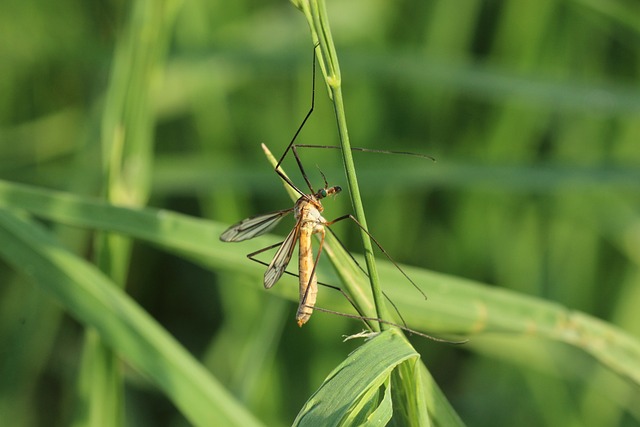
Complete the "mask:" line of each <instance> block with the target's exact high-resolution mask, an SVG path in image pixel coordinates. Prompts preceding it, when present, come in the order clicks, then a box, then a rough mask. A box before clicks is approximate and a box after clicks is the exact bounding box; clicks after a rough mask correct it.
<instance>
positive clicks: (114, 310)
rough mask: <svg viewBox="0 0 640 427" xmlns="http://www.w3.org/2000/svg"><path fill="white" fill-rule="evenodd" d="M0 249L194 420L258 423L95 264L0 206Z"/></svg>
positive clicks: (206, 423) (202, 422) (199, 422)
mask: <svg viewBox="0 0 640 427" xmlns="http://www.w3.org/2000/svg"><path fill="white" fill-rule="evenodd" d="M0 240H1V241H2V242H3V244H2V245H0V254H1V255H2V257H3V258H4V259H5V260H6V261H7V262H8V263H9V264H11V265H12V266H13V267H14V268H15V269H16V270H18V271H20V272H22V273H24V274H26V275H28V276H29V277H31V278H32V279H33V280H34V281H35V282H36V283H37V284H38V285H40V286H42V287H43V288H44V289H46V290H47V291H48V292H50V293H51V294H53V295H54V296H55V297H56V298H57V299H58V301H59V302H60V303H61V304H62V305H64V306H65V307H66V309H67V310H68V311H69V312H71V313H72V314H73V315H74V316H75V317H76V318H77V319H78V320H79V321H81V322H82V323H84V324H85V325H87V326H91V327H93V328H95V329H96V330H97V331H98V333H99V334H100V337H101V339H103V340H104V341H105V342H106V343H108V344H109V345H110V346H111V348H113V350H115V351H116V352H117V353H118V354H119V355H120V356H121V357H123V358H124V359H125V360H126V361H128V362H129V363H130V364H131V365H132V366H133V367H135V368H136V369H138V370H139V371H140V372H142V373H144V374H145V375H146V376H147V377H149V378H151V379H152V380H153V381H154V382H155V383H156V384H157V386H158V387H159V388H161V389H162V390H163V392H164V393H165V394H166V395H167V396H168V397H169V398H170V399H171V400H172V401H173V402H174V403H175V405H176V406H177V407H178V408H179V409H180V410H181V411H182V413H183V414H184V415H185V417H187V418H188V419H189V420H190V421H191V422H192V423H193V424H194V425H198V426H211V425H228V426H233V425H237V426H253V425H255V426H257V425H260V424H259V423H258V421H257V420H255V419H254V418H253V416H252V415H251V414H249V413H248V412H247V411H245V410H244V409H243V408H242V406H240V405H239V404H238V403H237V402H236V401H235V400H234V398H233V397H231V396H230V395H229V394H228V393H227V392H226V391H225V390H224V388H223V387H222V386H220V385H219V384H218V383H217V382H216V381H215V380H214V378H213V377H211V375H210V374H209V373H208V372H207V371H206V370H204V368H203V367H202V366H201V365H200V364H199V363H198V362H197V361H196V360H195V359H193V357H192V356H191V355H190V354H189V353H188V352H187V351H186V350H185V349H184V348H183V347H182V346H181V345H180V344H179V343H177V342H176V341H175V340H174V339H173V338H172V337H171V336H170V335H169V334H167V333H166V331H165V330H164V329H162V328H161V327H160V326H159V325H158V324H157V323H156V322H155V321H154V320H153V319H152V318H151V317H150V316H149V315H148V314H147V313H146V312H145V311H143V310H142V309H141V308H140V307H139V306H138V305H137V304H136V303H135V302H133V301H132V300H131V299H130V298H129V297H128V296H127V295H126V294H125V293H124V292H122V291H121V290H120V289H119V288H118V287H117V286H115V284H114V283H112V282H111V281H110V280H109V279H108V278H107V277H105V276H104V274H102V273H101V272H100V271H99V270H97V269H96V268H95V267H94V266H92V265H90V264H88V263H87V262H85V261H83V260H81V259H80V258H78V257H76V256H75V255H73V254H71V253H70V252H68V251H67V250H65V248H63V247H62V246H61V245H60V244H58V243H57V242H56V241H55V240H54V239H53V238H52V237H51V236H50V235H49V234H47V233H46V232H45V231H44V230H43V229H42V228H41V227H40V226H38V225H36V224H34V223H32V222H29V221H26V220H24V219H23V218H20V217H18V216H16V215H15V214H12V213H10V212H9V211H7V210H2V211H0Z"/></svg>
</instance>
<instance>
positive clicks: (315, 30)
mask: <svg viewBox="0 0 640 427" xmlns="http://www.w3.org/2000/svg"><path fill="white" fill-rule="evenodd" d="M293 3H294V4H295V5H296V7H298V8H299V9H300V10H301V11H302V12H303V13H304V14H305V16H306V18H307V21H308V23H309V27H310V29H311V33H312V35H313V40H314V43H316V45H317V46H318V47H317V48H316V49H320V54H319V55H318V58H319V62H320V67H321V69H322V73H323V75H324V77H325V82H326V84H327V88H328V90H329V96H330V98H331V99H332V100H333V106H334V111H335V114H336V120H337V123H338V133H339V135H340V145H341V148H342V150H341V151H342V162H343V165H344V169H345V172H346V175H347V183H348V188H349V195H350V197H351V203H352V204H353V211H354V216H355V217H356V219H357V220H358V222H359V223H360V224H361V225H362V227H363V228H364V229H365V230H367V229H368V228H367V220H366V217H365V214H364V207H363V205H362V198H361V197H360V188H359V186H358V178H357V176H356V168H355V165H354V163H353V156H352V152H351V144H350V142H349V132H348V129H347V119H346V114H345V110H344V104H343V100H342V79H341V76H340V65H339V63H338V56H337V54H336V50H335V46H334V43H333V39H332V37H331V30H330V28H329V21H328V19H327V12H326V7H325V3H324V0H297V1H293ZM360 235H361V238H362V245H363V248H364V256H365V263H366V266H367V271H368V275H369V282H370V283H371V292H372V294H373V300H374V304H375V307H376V316H377V317H378V318H380V319H388V318H389V312H388V311H387V308H386V305H385V303H384V295H383V293H382V288H381V287H380V280H379V277H378V269H377V267H376V261H375V256H374V253H373V246H372V244H371V239H370V238H369V236H368V234H367V233H366V232H365V231H364V230H361V232H360ZM379 327H380V329H382V330H385V329H388V328H389V326H388V325H387V324H384V323H380V324H379Z"/></svg>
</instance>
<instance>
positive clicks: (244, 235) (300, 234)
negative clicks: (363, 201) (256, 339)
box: [220, 49, 446, 341]
mask: <svg viewBox="0 0 640 427" xmlns="http://www.w3.org/2000/svg"><path fill="white" fill-rule="evenodd" d="M314 103H315V49H314V56H313V86H312V96H311V107H310V109H309V111H308V112H307V114H306V116H305V117H304V119H303V120H302V122H301V124H300V126H299V127H298V129H297V130H296V132H295V134H294V135H293V138H292V139H291V141H290V142H289V144H288V146H287V148H286V149H285V151H284V153H283V154H282V156H281V157H280V159H279V161H278V162H277V164H276V166H275V172H276V173H277V174H278V175H279V176H280V177H281V178H282V180H283V181H284V182H286V183H287V185H288V186H289V187H291V188H292V189H293V190H294V191H295V192H297V193H298V194H299V195H300V197H299V198H298V199H297V200H296V202H295V205H294V206H293V207H291V208H288V209H284V210H279V211H275V212H270V213H267V214H263V215H258V216H254V217H250V218H247V219H245V220H242V221H240V222H238V223H236V224H234V225H232V226H231V227H229V228H228V229H227V230H226V231H225V232H224V233H222V235H221V236H220V239H221V240H222V241H225V242H239V241H243V240H248V239H251V238H253V237H256V236H259V235H261V234H264V233H266V232H268V231H270V230H271V229H272V228H273V227H274V226H275V225H276V224H277V223H278V222H279V221H280V220H281V219H282V218H284V217H285V216H286V215H288V214H289V213H291V212H293V213H294V217H295V220H296V223H295V225H294V227H293V228H292V230H291V231H290V232H289V234H288V235H287V237H286V238H285V240H284V241H283V242H281V243H277V244H275V245H271V246H269V247H266V248H263V249H260V250H258V251H255V252H253V253H250V254H248V255H247V256H248V257H249V258H250V259H252V260H254V261H257V262H260V263H262V261H259V260H257V259H255V258H254V257H255V256H256V255H258V254H260V253H262V252H264V251H267V250H269V249H273V248H276V247H278V246H279V248H278V250H277V252H276V254H275V256H274V257H273V259H272V261H271V262H270V263H269V264H268V265H267V264H266V263H263V264H265V265H267V270H266V271H265V274H264V286H265V288H271V287H272V286H273V285H274V284H275V283H276V282H277V281H278V280H279V279H280V277H282V275H283V274H284V273H287V274H292V273H289V272H287V271H286V267H287V265H288V264H289V262H290V260H291V257H292V255H293V250H294V247H295V245H296V243H298V244H299V257H298V261H299V293H300V297H299V298H300V299H299V305H298V310H297V313H296V320H297V322H298V325H299V326H302V325H304V324H305V323H306V322H307V321H308V320H309V318H310V316H311V314H312V312H313V309H314V307H315V303H316V298H317V285H318V281H317V277H316V267H317V264H318V260H319V258H320V255H321V253H322V250H323V245H324V240H325V233H326V231H325V230H326V229H328V230H329V231H330V232H331V229H330V228H328V227H329V226H331V225H332V224H335V223H336V222H338V221H342V220H344V219H351V220H352V221H353V222H355V223H356V224H357V225H358V226H359V227H360V228H361V229H363V230H364V232H365V233H366V234H367V235H368V236H369V237H370V238H371V239H372V241H373V242H374V243H375V244H376V245H377V246H378V248H379V249H380V250H381V251H382V252H383V254H384V255H385V256H386V257H387V258H388V259H389V260H390V261H391V262H392V263H393V264H394V265H395V266H396V267H397V268H398V270H399V271H400V272H401V273H402V274H403V275H404V276H405V277H406V278H407V279H408V280H409V282H410V283H411V284H412V285H413V286H414V287H415V288H416V289H418V291H419V292H420V293H421V294H422V295H423V296H424V297H425V298H426V296H425V295H424V293H423V292H422V290H420V288H418V287H417V285H416V284H415V283H414V282H413V280H411V278H410V277H409V276H408V275H407V274H406V273H405V272H404V271H403V270H402V269H401V268H400V267H399V265H398V264H397V263H396V262H395V261H394V260H393V259H392V258H391V257H390V255H389V254H388V253H387V252H386V251H385V250H384V249H383V248H382V246H381V245H380V244H379V243H378V242H377V240H376V239H375V238H374V237H373V236H372V235H371V234H370V233H369V232H368V231H367V230H366V229H364V227H363V226H362V225H361V224H360V223H359V222H358V221H357V219H356V218H355V217H353V215H351V214H347V215H343V216H341V217H338V218H336V219H334V220H333V221H327V220H326V219H325V218H324V217H323V216H322V212H323V210H324V208H323V206H322V203H321V200H322V199H324V198H326V197H329V196H334V195H337V194H338V193H340V191H341V190H342V189H341V187H339V186H329V185H328V183H327V180H326V177H325V176H324V174H322V172H320V173H321V174H322V177H323V180H324V187H323V188H320V189H319V190H317V191H316V190H314V189H313V186H312V185H311V182H310V181H309V179H308V177H307V175H306V174H305V172H304V168H303V165H302V162H301V160H300V157H299V156H298V152H297V148H298V147H305V148H339V147H335V146H316V145H304V144H296V139H297V137H298V135H299V134H300V132H301V130H302V128H303V127H304V125H305V123H306V122H307V120H308V118H309V117H310V115H311V113H312V112H313V108H314ZM263 149H265V150H266V151H268V149H266V146H264V144H263ZM353 150H354V151H369V152H379V153H390V154H407V155H414V156H418V157H423V158H428V159H431V160H433V158H432V157H430V156H426V155H421V154H415V153H408V152H398V151H385V150H370V149H362V148H354V149H353ZM289 151H292V152H293V155H294V158H295V160H296V162H297V165H298V167H299V169H300V172H301V174H302V177H303V178H304V181H305V183H306V184H307V187H308V188H309V193H307V192H304V191H302V190H300V189H299V188H298V187H297V186H296V185H295V184H294V183H293V182H292V181H291V180H290V179H289V178H288V177H287V175H286V174H284V172H283V171H282V170H281V168H280V165H281V164H282V162H283V160H284V158H285V156H286V154H287V153H288V152H289ZM269 154H270V153H269ZM331 233H332V234H333V232H331ZM313 234H319V235H320V243H319V247H318V251H317V254H316V255H315V257H314V256H313V251H312V245H311V236H312V235H313ZM354 261H355V260H354ZM358 267H359V266H358ZM365 274H366V272H365ZM330 287H332V288H333V286H330ZM335 289H338V290H340V289H339V288H335ZM340 292H342V293H343V295H345V296H346V297H347V299H349V297H348V296H347V295H346V294H345V293H344V292H343V291H342V290H340ZM349 301H350V302H351V300H350V299H349ZM351 303H352V305H354V304H353V302H351ZM354 307H355V305H354ZM355 308H356V310H358V308H357V307H355ZM318 310H321V311H327V312H331V313H336V312H333V311H331V310H325V309H320V308H318ZM358 311H359V310H358ZM336 314H343V313H336ZM347 317H356V318H360V319H363V320H365V321H366V320H375V321H381V322H383V323H387V324H391V325H394V326H398V327H400V328H402V329H404V330H407V331H409V332H412V333H416V334H418V335H421V336H425V337H428V338H430V339H434V340H436V341H446V340H441V339H439V338H435V337H432V336H429V335H426V334H423V333H420V332H416V331H413V330H411V329H409V328H407V327H406V326H404V327H403V326H400V325H397V324H394V323H391V322H387V321H384V320H381V319H377V318H371V317H364V316H354V315H347Z"/></svg>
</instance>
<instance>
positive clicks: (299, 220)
mask: <svg viewBox="0 0 640 427" xmlns="http://www.w3.org/2000/svg"><path fill="white" fill-rule="evenodd" d="M323 177H324V175H323ZM309 188H310V190H311V193H310V194H303V195H302V196H301V197H300V198H298V200H297V201H296V203H295V205H294V206H293V207H292V208H289V209H284V210H280V211H276V212H271V213H268V214H264V215H258V216H255V217H251V218H247V219H245V220H242V221H240V222H238V223H237V224H234V225H232V226H231V227H229V228H228V229H227V230H226V231H225V232H224V233H222V235H221V236H220V240H222V241H224V242H240V241H243V240H247V239H251V238H253V237H256V236H259V235H261V234H264V233H266V232H267V231H269V230H271V229H272V228H273V227H274V226H275V225H276V224H277V223H278V222H279V221H280V220H281V219H282V218H283V217H285V216H286V215H288V214H290V213H291V212H293V215H294V218H295V220H296V224H295V226H294V227H293V229H292V230H291V232H289V235H288V236H287V238H286V239H285V240H284V241H283V242H282V243H281V244H278V245H279V246H280V248H279V249H278V251H277V252H276V254H275V256H274V257H273V260H272V261H271V263H270V264H269V265H268V266H267V270H266V272H265V273H264V287H265V288H267V289H269V288H271V287H272V286H273V285H275V283H276V282H277V281H278V280H279V279H280V277H282V274H283V273H284V272H285V270H286V268H287V265H289V261H291V257H292V256H293V251H294V248H295V246H296V243H298V248H299V250H298V266H299V267H298V269H299V270H298V271H299V278H300V304H299V306H298V312H297V314H296V320H297V322H298V325H299V326H302V325H304V324H305V323H306V322H307V321H308V320H309V318H310V317H311V313H312V312H313V307H314V305H315V303H316V297H317V294H318V280H317V276H316V271H315V270H316V265H317V263H318V260H319V259H320V254H321V253H322V246H323V244H324V236H325V227H326V226H329V225H331V224H333V223H335V222H336V221H337V220H336V221H331V222H329V221H327V220H326V219H324V217H323V216H322V212H323V210H324V207H323V206H322V203H321V202H320V201H321V200H322V199H324V198H326V197H328V196H333V195H336V194H338V193H340V191H342V189H341V188H340V187H339V186H334V187H329V185H328V184H327V181H326V178H325V186H324V187H323V188H321V189H319V190H318V191H316V192H314V191H313V189H312V188H311V186H310V187H309ZM338 220H340V219H338ZM316 233H318V234H320V246H319V248H318V253H317V255H316V256H315V259H314V256H313V250H312V246H311V236H312V235H313V234H316ZM275 246H277V245H274V246H270V247H267V248H264V249H261V250H259V251H257V252H253V253H251V254H249V255H248V257H249V258H252V257H253V256H255V255H257V254H259V253H262V252H264V251H266V250H269V249H272V248H273V247H275Z"/></svg>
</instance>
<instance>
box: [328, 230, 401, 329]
mask: <svg viewBox="0 0 640 427" xmlns="http://www.w3.org/2000/svg"><path fill="white" fill-rule="evenodd" d="M334 222H335V221H334ZM327 230H329V232H330V233H331V234H332V235H333V238H334V239H336V242H338V244H339V245H340V246H341V247H342V249H343V250H344V251H345V253H346V254H347V255H349V258H351V261H353V262H354V263H355V264H356V265H357V266H358V268H359V269H360V271H362V273H364V275H365V276H367V277H369V273H367V270H365V269H364V268H363V267H362V266H361V265H360V263H359V262H358V260H356V259H355V257H354V256H353V254H352V253H351V252H349V251H348V250H347V248H346V246H345V245H344V243H342V240H340V238H338V235H337V234H336V233H334V231H333V230H332V229H331V228H329V227H327ZM382 295H384V297H385V299H386V300H387V301H389V304H391V306H392V307H393V311H395V312H396V314H397V315H398V317H399V318H400V321H402V324H403V325H404V326H405V327H406V326H407V322H406V321H405V320H404V316H403V315H402V313H401V312H400V309H399V308H398V306H397V305H396V303H395V302H393V300H392V299H391V298H389V295H387V293H386V292H385V291H382Z"/></svg>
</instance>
